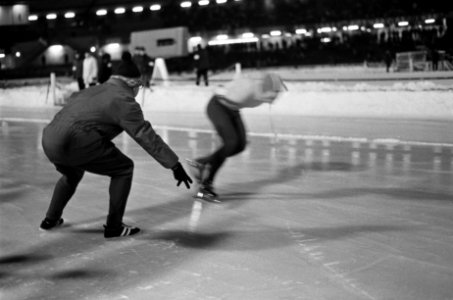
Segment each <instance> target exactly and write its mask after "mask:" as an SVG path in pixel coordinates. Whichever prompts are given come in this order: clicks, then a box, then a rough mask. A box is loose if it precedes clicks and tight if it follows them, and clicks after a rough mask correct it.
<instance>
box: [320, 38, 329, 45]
mask: <svg viewBox="0 0 453 300" xmlns="http://www.w3.org/2000/svg"><path fill="white" fill-rule="evenodd" d="M331 41H332V40H331V39H330V38H328V37H325V38H322V39H321V43H324V44H327V43H330V42H331Z"/></svg>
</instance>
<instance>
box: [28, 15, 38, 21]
mask: <svg viewBox="0 0 453 300" xmlns="http://www.w3.org/2000/svg"><path fill="white" fill-rule="evenodd" d="M36 20H38V16H37V15H29V16H28V21H36Z"/></svg>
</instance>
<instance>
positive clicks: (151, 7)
mask: <svg viewBox="0 0 453 300" xmlns="http://www.w3.org/2000/svg"><path fill="white" fill-rule="evenodd" d="M160 9H161V6H160V4H153V5H151V6H150V7H149V10H152V11H157V10H160Z"/></svg>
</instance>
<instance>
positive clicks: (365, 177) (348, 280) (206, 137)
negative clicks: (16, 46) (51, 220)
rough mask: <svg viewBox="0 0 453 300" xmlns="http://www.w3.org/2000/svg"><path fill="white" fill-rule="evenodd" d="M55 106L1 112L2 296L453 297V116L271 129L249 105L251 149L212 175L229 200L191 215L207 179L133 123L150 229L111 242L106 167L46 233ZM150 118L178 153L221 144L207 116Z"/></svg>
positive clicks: (304, 122)
mask: <svg viewBox="0 0 453 300" xmlns="http://www.w3.org/2000/svg"><path fill="white" fill-rule="evenodd" d="M56 110H57V109H28V110H25V111H24V110H15V109H6V108H3V109H2V115H1V117H2V119H3V121H2V122H1V131H0V144H1V148H0V163H1V165H0V184H1V190H0V197H1V201H0V208H1V210H0V225H1V244H0V246H1V254H0V287H1V294H0V296H1V297H0V298H1V299H5V300H19V299H46V300H47V299H67V300H72V299H74V300H79V299H134V300H135V299H184V300H187V299H272V300H273V299H308V300H313V299H348V300H349V299H399V300H401V299H408V300H409V299H410V300H413V299H423V300H426V299H452V298H453V287H452V282H453V217H452V216H453V184H452V183H453V143H452V141H453V139H452V136H451V134H452V133H451V130H448V129H451V123H449V122H429V121H426V122H423V121H420V120H418V121H396V120H392V121H389V120H375V121H372V120H368V121H367V120H360V119H338V118H283V117H282V118H278V117H276V118H275V119H274V125H275V127H278V128H280V129H285V128H286V129H285V130H286V131H287V132H291V130H290V129H291V128H300V132H298V134H292V135H277V136H275V135H273V134H270V133H272V132H270V131H269V130H267V129H268V126H269V123H268V122H267V117H266V118H261V119H260V118H259V117H257V116H247V117H245V118H244V119H245V122H246V124H247V127H248V128H249V132H250V136H249V140H250V142H249V145H248V148H247V150H246V151H245V152H244V153H242V154H240V155H239V156H236V157H234V158H232V159H230V160H228V161H227V163H226V165H225V166H224V168H223V169H221V171H220V174H219V177H218V180H217V182H216V186H217V189H218V192H219V193H220V195H221V199H222V200H223V203H222V204H221V205H213V204H205V203H204V204H202V211H201V215H200V217H199V218H198V219H195V220H191V217H192V218H193V217H196V216H194V213H196V211H194V210H193V208H197V205H199V204H198V203H196V202H194V200H193V198H192V194H193V193H194V192H195V187H193V188H192V190H191V191H188V190H186V189H185V188H181V187H179V188H177V187H176V186H175V182H174V180H173V178H172V174H171V172H170V171H168V170H166V169H163V168H162V167H161V166H160V165H158V164H157V163H156V162H155V161H153V160H152V159H151V158H150V157H149V156H148V155H147V154H146V153H145V152H144V151H143V150H142V149H141V148H140V147H139V146H138V145H137V144H135V142H133V141H132V140H131V139H130V138H129V137H127V136H124V135H121V136H119V137H118V138H117V139H116V140H115V143H116V144H117V145H118V147H120V148H121V149H122V150H123V151H124V152H125V153H126V154H127V155H129V156H130V157H131V158H132V159H133V160H134V161H135V175H134V182H133V187H132V192H131V195H130V198H129V203H128V207H127V211H126V215H125V223H128V224H131V225H137V226H139V227H140V228H141V229H142V232H141V233H140V234H138V235H136V236H134V237H130V238H124V239H118V240H114V241H111V240H105V239H104V237H103V234H102V233H103V228H102V225H103V224H104V222H105V216H106V212H107V203H108V194H107V187H108V179H107V178H104V177H100V176H96V175H92V174H86V175H85V177H84V179H83V180H82V182H81V184H80V186H79V189H78V191H77V192H76V194H75V197H74V198H73V199H72V201H71V202H70V203H69V205H68V207H67V208H66V211H65V213H64V218H65V221H66V222H65V226H64V227H63V228H61V229H59V230H58V231H53V232H41V231H39V230H38V225H39V223H40V221H41V220H42V218H43V217H44V214H45V211H46V209H47V205H48V203H49V198H50V195H51V192H52V189H53V186H54V184H55V182H56V180H57V179H58V177H59V176H58V174H57V172H56V171H55V169H54V168H53V166H52V165H51V164H50V163H49V162H48V160H47V158H46V157H45V156H44V154H43V152H42V149H41V146H40V138H41V131H42V128H43V126H44V125H45V122H43V121H42V120H45V119H48V118H50V117H51V116H52V115H53V114H54V113H55V111H56ZM18 117H20V118H22V119H24V120H19V119H17V118H18ZM149 117H150V119H152V120H154V121H153V124H154V125H155V128H156V130H157V132H158V133H159V134H160V135H161V136H162V137H163V138H164V139H165V140H167V141H168V143H169V144H170V145H171V146H172V147H173V148H174V149H175V151H176V152H177V153H178V155H179V156H180V157H181V159H184V158H194V157H197V156H199V155H203V154H206V153H208V152H210V151H212V150H213V149H215V147H216V146H217V145H218V140H217V137H216V136H215V134H213V133H212V131H211V128H210V126H209V123H208V122H207V121H206V120H205V119H204V117H203V115H202V114H200V115H193V114H189V113H188V114H187V115H186V116H184V115H180V116H178V117H173V118H171V117H170V116H166V115H165V114H159V115H155V116H153V115H150V116H149ZM15 118H16V119H15ZM25 119H28V121H27V120H25ZM414 127H415V129H414ZM417 128H419V129H420V130H417ZM285 130H282V131H285ZM266 131H267V132H268V133H267V134H266V133H265V132H266ZM292 133H294V132H292ZM394 135H395V136H399V137H401V136H405V137H407V139H406V140H408V141H412V142H404V141H402V140H395V139H392V138H394V137H395V136H394ZM341 136H343V137H344V138H338V137H341ZM383 137H387V138H388V139H382V138H383ZM414 141H415V142H414Z"/></svg>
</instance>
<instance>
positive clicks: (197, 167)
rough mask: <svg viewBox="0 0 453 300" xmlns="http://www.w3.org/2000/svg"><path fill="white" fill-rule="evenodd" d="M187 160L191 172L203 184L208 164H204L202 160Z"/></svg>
mask: <svg viewBox="0 0 453 300" xmlns="http://www.w3.org/2000/svg"><path fill="white" fill-rule="evenodd" d="M186 161H187V164H188V165H189V167H190V169H189V170H190V173H191V174H192V176H193V177H194V178H195V180H196V181H197V183H198V184H201V182H202V181H203V179H204V177H205V176H206V171H207V168H206V165H205V164H202V163H200V162H198V161H196V160H190V159H186Z"/></svg>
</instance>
